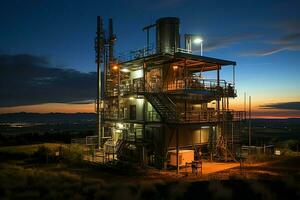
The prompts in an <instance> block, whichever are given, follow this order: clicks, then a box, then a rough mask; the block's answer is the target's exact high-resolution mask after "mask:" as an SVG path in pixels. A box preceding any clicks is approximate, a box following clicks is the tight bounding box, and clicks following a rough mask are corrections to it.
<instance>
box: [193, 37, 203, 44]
mask: <svg viewBox="0 0 300 200" xmlns="http://www.w3.org/2000/svg"><path fill="white" fill-rule="evenodd" d="M193 42H194V43H195V44H201V43H202V42H203V39H202V38H200V37H197V38H195V39H194V40H193Z"/></svg>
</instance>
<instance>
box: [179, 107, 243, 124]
mask: <svg viewBox="0 0 300 200" xmlns="http://www.w3.org/2000/svg"><path fill="white" fill-rule="evenodd" d="M245 119H246V112H244V111H233V110H221V111H219V112H218V111H217V110H203V111H188V112H181V113H180V120H181V122H184V123H191V122H218V121H220V122H223V121H243V120H245Z"/></svg>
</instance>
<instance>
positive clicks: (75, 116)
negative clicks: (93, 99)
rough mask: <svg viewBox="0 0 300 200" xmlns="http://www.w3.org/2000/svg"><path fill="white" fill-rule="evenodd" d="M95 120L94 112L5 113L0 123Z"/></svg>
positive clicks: (1, 115) (1, 116) (0, 115)
mask: <svg viewBox="0 0 300 200" xmlns="http://www.w3.org/2000/svg"><path fill="white" fill-rule="evenodd" d="M87 121H96V114H95V113H26V112H20V113H6V114H0V123H57V122H61V123H67V122H87Z"/></svg>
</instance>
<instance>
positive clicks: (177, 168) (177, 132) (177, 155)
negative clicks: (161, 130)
mask: <svg viewBox="0 0 300 200" xmlns="http://www.w3.org/2000/svg"><path fill="white" fill-rule="evenodd" d="M176 173H177V174H178V173H179V130H178V126H177V127H176Z"/></svg>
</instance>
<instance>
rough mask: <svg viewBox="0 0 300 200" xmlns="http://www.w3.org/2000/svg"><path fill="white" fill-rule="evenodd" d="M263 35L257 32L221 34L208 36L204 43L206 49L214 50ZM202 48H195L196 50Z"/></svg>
mask: <svg viewBox="0 0 300 200" xmlns="http://www.w3.org/2000/svg"><path fill="white" fill-rule="evenodd" d="M260 36H261V35H260V34H256V33H251V34H250V33H249V34H248V33H247V34H240V35H233V36H232V35H230V36H220V37H209V36H208V37H207V38H206V39H205V41H204V42H205V43H204V49H205V51H212V50H215V49H219V48H224V47H228V46H230V45H232V44H236V43H240V42H243V41H246V40H249V39H255V38H259V37H260ZM206 41H207V42H206ZM197 50H200V49H197V48H195V51H197Z"/></svg>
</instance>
